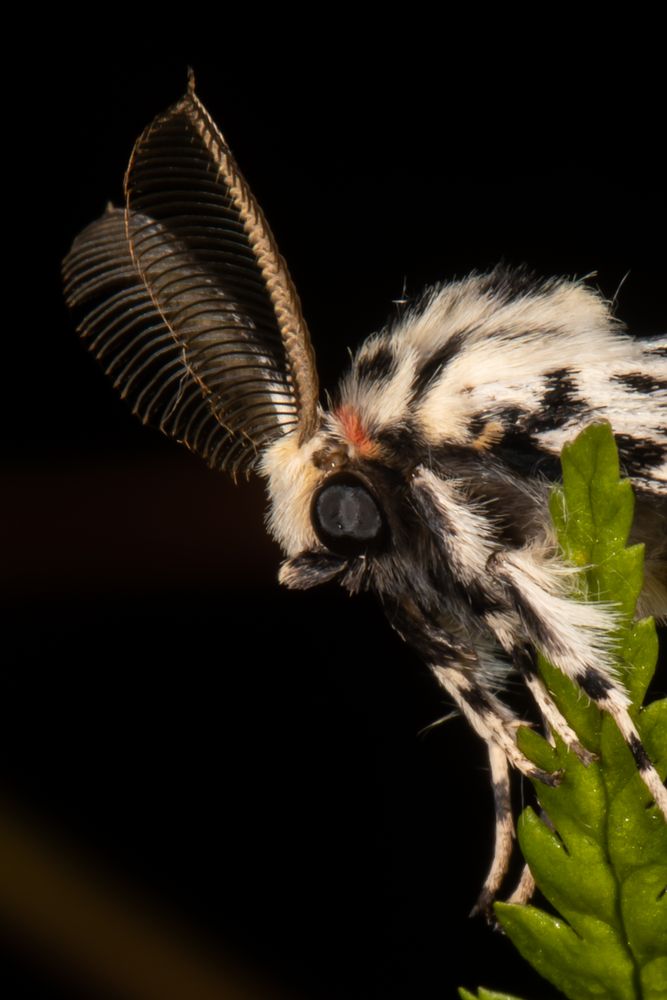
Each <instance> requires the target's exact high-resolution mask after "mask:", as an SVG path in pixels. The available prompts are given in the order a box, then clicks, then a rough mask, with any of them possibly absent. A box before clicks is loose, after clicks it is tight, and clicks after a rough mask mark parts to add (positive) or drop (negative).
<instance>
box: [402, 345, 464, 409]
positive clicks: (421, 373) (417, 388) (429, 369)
mask: <svg viewBox="0 0 667 1000" xmlns="http://www.w3.org/2000/svg"><path fill="white" fill-rule="evenodd" d="M465 342H466V336H465V334H463V333H455V334H453V335H452V336H451V337H450V338H449V340H448V341H447V343H446V344H443V345H442V347H440V348H438V350H437V351H435V352H434V353H433V354H431V355H430V357H428V358H427V359H426V360H425V361H424V362H423V364H422V365H421V366H420V367H419V368H418V369H417V371H416V372H415V376H414V379H413V381H412V390H411V402H412V405H413V406H414V405H415V404H416V403H418V402H419V401H420V400H421V398H422V397H423V396H424V395H426V393H427V392H428V390H429V389H431V388H432V386H433V384H434V383H435V381H436V379H437V378H438V376H439V375H440V374H441V373H442V371H443V370H444V369H445V368H446V367H447V365H448V364H450V362H451V361H453V359H454V358H455V357H456V356H457V354H459V353H460V351H461V350H462V348H463V346H464V344H465Z"/></svg>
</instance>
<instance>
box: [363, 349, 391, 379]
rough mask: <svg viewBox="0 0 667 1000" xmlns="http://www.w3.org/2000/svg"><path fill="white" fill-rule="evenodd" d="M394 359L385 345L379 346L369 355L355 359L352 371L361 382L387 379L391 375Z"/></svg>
mask: <svg viewBox="0 0 667 1000" xmlns="http://www.w3.org/2000/svg"><path fill="white" fill-rule="evenodd" d="M395 362H396V359H395V357H394V353H393V351H392V350H391V348H390V347H388V345H387V344H380V345H379V346H378V347H377V348H376V349H375V350H374V351H372V353H370V354H369V355H363V356H362V357H360V358H357V360H356V362H355V365H354V370H355V373H356V375H357V378H358V379H359V380H360V381H361V380H365V379H369V380H371V381H373V380H376V379H383V378H388V377H389V376H390V375H392V374H393V372H394V368H395Z"/></svg>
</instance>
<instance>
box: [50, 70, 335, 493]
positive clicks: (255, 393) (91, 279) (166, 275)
mask: <svg viewBox="0 0 667 1000" xmlns="http://www.w3.org/2000/svg"><path fill="white" fill-rule="evenodd" d="M125 199H126V202H125V208H124V210H123V209H114V208H110V209H108V210H107V211H106V212H105V214H104V215H103V216H102V217H101V218H100V219H98V220H97V221H95V222H93V223H92V224H91V225H90V226H88V227H87V228H86V229H85V230H83V232H82V233H81V234H80V235H79V236H78V237H77V238H76V240H75V241H74V244H73V246H72V249H71V250H70V252H69V254H68V255H67V257H66V258H65V260H64V262H63V277H64V282H65V295H66V299H67V302H68V305H69V306H70V307H71V308H72V309H75V310H77V312H78V311H80V312H81V317H80V322H79V331H80V333H81V334H82V336H83V337H84V339H85V340H86V342H87V344H88V346H89V348H90V349H91V351H92V352H93V353H94V354H95V355H96V356H97V358H98V359H99V360H100V361H101V363H102V364H103V365H104V367H105V369H106V371H107V373H108V374H109V375H110V376H111V377H112V379H113V381H114V385H115V386H116V387H117V388H118V389H119V390H120V393H121V395H122V396H123V397H124V398H126V399H127V400H128V401H129V402H130V403H131V405H132V407H133V410H134V412H135V413H136V414H137V415H138V416H139V417H140V418H141V419H142V420H143V421H144V422H146V423H152V424H156V425H157V426H158V427H159V428H160V429H161V430H162V431H163V432H164V433H166V434H169V435H171V436H173V437H175V438H177V439H178V440H179V441H182V442H183V443H184V444H186V445H187V446H188V447H189V448H191V449H192V450H193V451H196V452H197V453H199V454H200V455H202V457H203V458H205V460H206V461H207V462H208V463H209V465H211V466H212V467H215V468H227V469H229V470H230V471H231V472H232V474H234V475H236V473H237V472H239V471H248V470H249V469H251V468H252V466H253V464H254V462H255V460H256V458H257V457H258V455H259V454H260V453H261V451H262V450H263V449H264V448H265V447H266V446H267V445H268V444H270V443H271V442H272V441H274V440H275V439H276V438H277V437H279V436H281V435H283V434H287V433H289V432H291V431H295V430H298V432H299V435H300V438H301V439H302V440H305V439H306V438H307V437H309V436H310V435H311V434H312V433H313V431H314V429H315V424H316V419H317V399H318V384H317V374H316V369H315V361H314V355H313V350H312V346H311V342H310V336H309V333H308V330H307V327H306V324H305V322H304V320H303V316H302V313H301V307H300V303H299V299H298V295H297V293H296V291H295V289H294V286H293V284H292V281H291V278H290V276H289V273H288V271H287V267H286V265H285V262H284V260H283V259H282V257H281V256H280V254H279V252H278V249H277V246H276V243H275V240H274V238H273V236H272V234H271V231H270V229H269V227H268V225H267V223H266V221H265V219H264V216H263V214H262V212H261V209H260V208H259V206H258V205H257V203H256V202H255V200H254V198H253V196H252V194H251V193H250V190H249V188H248V186H247V184H246V182H245V181H244V179H243V177H242V176H241V174H240V172H239V170H238V167H237V166H236V164H235V162H234V159H233V157H232V155H231V153H230V151H229V149H228V147H227V145H226V143H225V140H224V139H223V137H222V135H221V134H220V132H219V131H218V129H217V127H216V126H215V124H214V123H213V121H212V119H211V118H210V116H209V114H208V112H207V111H206V109H205V108H204V106H203V105H202V104H201V102H200V101H199V99H198V98H197V96H196V95H195V93H194V87H193V86H192V85H190V87H189V88H188V91H187V93H186V94H185V96H184V97H183V98H182V99H181V100H180V101H178V102H177V103H176V104H175V105H173V107H171V108H170V109H169V110H167V111H166V112H164V113H163V114H161V115H159V116H158V117H157V118H156V119H155V120H154V121H153V123H152V124H151V125H150V126H149V127H148V128H147V129H146V130H145V131H144V132H143V133H142V135H141V136H140V138H139V139H138V141H137V143H136V144H135V147H134V150H133V153H132V156H131V159H130V163H129V166H128V169H127V173H126V177H125Z"/></svg>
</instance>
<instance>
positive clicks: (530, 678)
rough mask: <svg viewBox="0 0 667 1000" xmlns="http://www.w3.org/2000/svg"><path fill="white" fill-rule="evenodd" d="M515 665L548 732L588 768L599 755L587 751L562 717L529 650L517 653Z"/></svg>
mask: <svg viewBox="0 0 667 1000" xmlns="http://www.w3.org/2000/svg"><path fill="white" fill-rule="evenodd" d="M514 665H515V667H516V668H517V669H518V670H519V672H520V673H521V676H522V677H523V680H524V683H525V685H526V687H527V688H528V690H529V691H530V693H531V694H532V696H533V698H534V699H535V704H536V705H537V707H538V708H539V710H540V713H541V715H542V718H543V720H544V723H545V725H546V727H547V731H551V732H553V733H556V734H557V735H558V736H560V738H561V739H562V741H563V743H564V744H565V746H566V747H567V748H568V750H571V751H572V752H573V753H575V754H576V755H577V757H578V758H579V760H580V761H581V763H582V764H585V765H586V766H588V765H589V764H591V763H592V762H593V761H594V760H597V755H596V754H594V753H593V752H592V751H591V750H587V749H586V747H585V746H584V745H583V743H582V742H581V741H580V739H579V737H578V736H577V734H576V733H575V731H574V729H572V727H571V726H570V725H569V723H568V722H567V720H566V719H564V718H563V716H562V715H561V713H560V711H559V709H558V706H557V705H556V703H555V701H554V700H553V698H552V697H551V695H550V694H549V691H548V689H547V686H546V684H545V683H544V681H543V680H542V678H541V677H540V675H539V674H538V672H537V668H536V667H535V663H534V660H533V657H532V656H531V654H530V653H529V652H528V650H525V649H524V650H520V651H517V652H516V653H515V655H514Z"/></svg>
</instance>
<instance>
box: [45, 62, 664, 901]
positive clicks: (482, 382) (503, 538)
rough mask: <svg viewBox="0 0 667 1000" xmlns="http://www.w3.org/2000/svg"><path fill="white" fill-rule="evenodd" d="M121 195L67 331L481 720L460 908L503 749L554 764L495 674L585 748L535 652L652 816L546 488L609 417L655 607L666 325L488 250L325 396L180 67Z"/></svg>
mask: <svg viewBox="0 0 667 1000" xmlns="http://www.w3.org/2000/svg"><path fill="white" fill-rule="evenodd" d="M125 198H126V202H125V207H124V208H123V209H117V208H113V207H110V208H109V209H108V210H107V211H106V213H105V214H104V215H103V216H102V217H101V218H100V219H98V220H97V221H96V222H93V223H92V224H91V225H90V226H88V228H87V229H85V230H84V231H83V232H82V233H81V234H80V235H79V236H78V237H77V239H76V240H75V241H74V245H73V246H72V249H71V251H70V253H69V254H68V256H67V258H66V259H65V262H64V279H65V286H66V297H67V301H68V303H69V305H70V306H71V307H72V308H73V309H76V310H79V311H80V315H81V318H80V326H79V329H80V332H81V333H82V335H83V336H84V338H85V339H86V341H87V344H88V346H89V347H90V349H91V350H92V351H93V353H94V354H95V355H96V356H97V357H98V359H99V360H100V361H101V363H102V364H103V365H104V367H105V369H106V371H107V372H108V374H109V375H110V376H111V378H112V379H113V382H114V385H115V386H116V387H117V388H118V389H119V390H120V392H121V395H122V396H123V397H124V398H126V399H127V400H128V401H129V402H130V403H131V404H132V406H133V410H134V412H135V413H136V414H137V415H138V416H139V417H140V418H141V419H142V420H143V421H145V422H149V423H153V424H157V426H159V428H160V429H161V430H162V431H164V432H165V433H166V434H169V435H171V436H173V437H175V438H176V439H177V440H179V441H181V442H183V443H184V444H185V445H187V446H188V447H189V448H191V449H192V450H193V451H195V452H197V453H199V454H200V455H201V456H202V457H203V458H204V459H205V460H206V461H207V462H208V463H209V465H211V466H212V467H214V468H217V469H228V470H230V471H231V473H232V474H233V475H234V476H236V475H237V474H238V473H239V472H240V471H244V472H248V471H250V470H254V471H256V472H257V473H259V475H260V476H262V477H264V478H265V480H266V482H267V486H268V494H269V500H270V513H269V518H268V526H269V530H270V532H271V534H272V535H273V536H274V538H276V539H277V541H278V542H279V543H280V545H281V546H282V548H283V550H284V552H285V555H286V559H285V561H284V562H283V564H282V567H281V570H280V581H281V582H282V583H283V584H285V585H286V586H288V587H293V588H307V587H313V586H315V585H317V584H319V583H322V582H324V581H328V580H333V579H336V580H338V581H339V582H340V583H341V584H342V586H343V587H345V588H346V589H347V590H348V591H350V592H351V593H355V592H357V591H359V590H366V589H367V590H371V591H374V592H375V593H376V594H377V595H378V597H379V599H380V601H381V602H382V605H383V608H384V610H385V612H386V614H387V617H388V619H389V621H390V623H391V625H392V626H393V627H394V628H395V629H396V630H397V631H398V632H399V633H400V635H401V636H402V637H403V638H404V639H405V641H406V642H408V643H410V644H411V645H412V646H413V647H414V648H415V649H416V650H417V651H418V653H419V654H420V655H421V656H422V657H423V659H424V661H425V662H426V663H427V664H428V666H429V667H430V669H431V670H432V671H433V673H434V675H435V677H436V678H437V679H438V681H439V682H440V684H441V685H442V687H443V688H444V689H445V691H446V692H447V694H448V695H449V697H450V698H451V700H452V701H453V702H454V704H455V705H456V707H457V708H458V710H460V712H461V713H462V714H463V715H464V716H465V718H466V719H467V720H468V721H469V723H470V724H471V726H472V727H473V729H474V730H475V732H477V733H478V734H479V735H480V736H481V737H482V738H483V739H484V740H485V741H486V744H487V747H488V754H489V761H490V771H491V778H492V782H493V789H494V794H495V803H496V849H495V854H494V859H493V863H492V866H491V869H490V871H489V874H488V876H487V878H486V881H485V883H484V887H483V890H482V894H481V897H480V901H479V904H478V906H479V907H480V908H482V909H484V908H487V907H488V905H489V903H490V901H491V899H492V898H493V897H494V895H495V894H496V893H497V891H498V889H499V886H500V883H501V879H502V878H503V876H504V874H505V873H506V869H507V864H508V858H509V854H510V848H511V839H512V834H513V821H512V813H511V807H510V796H509V767H510V766H511V767H514V768H517V769H518V770H519V771H520V772H521V773H522V774H525V775H528V776H530V777H533V778H535V777H536V778H538V779H540V780H541V781H544V782H547V783H555V782H556V781H557V780H558V779H557V776H554V775H550V774H547V773H544V772H541V771H539V770H538V769H537V768H536V767H535V765H534V764H532V763H531V762H530V761H529V760H528V759H526V757H524V756H523V754H522V753H521V752H520V750H519V749H518V747H517V744H516V731H517V728H518V725H519V720H518V718H517V717H516V715H515V714H513V712H512V711H511V710H510V709H509V707H508V706H507V705H505V704H504V703H503V701H501V699H500V697H499V692H500V691H502V689H503V686H504V684H505V682H506V680H507V678H508V675H509V674H510V673H512V672H516V673H518V674H519V675H520V676H521V677H522V678H523V680H524V681H525V683H526V684H527V686H528V688H529V689H530V691H531V693H532V695H533V696H534V699H535V702H536V703H537V706H538V707H539V710H540V713H541V716H542V718H543V720H544V723H545V725H546V726H547V727H548V728H549V729H550V730H551V731H552V732H555V733H557V734H559V735H560V736H561V737H562V739H563V740H564V741H565V743H566V744H568V745H569V746H570V747H571V748H572V749H573V750H574V751H575V752H576V753H577V754H579V756H580V757H581V758H582V759H584V760H586V761H588V760H589V759H590V757H591V755H590V754H589V753H588V751H586V749H585V748H584V747H582V746H581V744H580V743H579V741H578V740H577V737H576V735H575V734H574V732H573V731H572V730H571V729H570V727H569V726H568V724H567V723H566V721H565V720H564V719H563V718H562V716H561V715H560V714H559V712H558V710H557V708H556V706H555V704H554V703H553V701H552V699H551V698H550V695H549V692H548V691H547V689H546V687H545V685H544V684H543V682H542V680H541V679H540V677H539V676H538V674H537V672H536V669H535V650H540V651H541V652H542V653H543V654H544V655H545V656H546V657H548V659H549V660H550V661H551V662H552V663H553V664H554V665H555V666H556V667H557V668H559V669H560V670H562V671H563V673H564V674H566V675H567V676H568V677H570V678H572V679H573V680H574V681H576V682H577V683H578V684H579V685H580V687H581V689H582V691H583V692H585V694H586V695H587V696H588V697H589V698H591V699H592V700H593V701H594V702H595V703H596V704H597V705H598V706H599V707H600V708H601V709H602V710H604V711H606V712H608V713H609V714H610V715H611V716H612V717H613V718H614V720H615V721H616V723H617V724H618V726H619V729H620V730H621V732H622V734H623V736H624V738H625V740H626V742H627V744H628V746H629V747H630V749H631V751H632V753H633V754H634V758H635V760H636V763H637V767H638V769H639V771H640V773H641V775H642V777H643V779H644V781H645V783H646V785H647V786H648V788H649V790H650V792H651V795H652V798H653V799H654V801H655V803H656V804H657V806H658V807H659V809H660V810H661V811H662V813H663V814H664V815H665V816H666V817H667V791H666V790H665V787H664V786H663V784H662V782H661V780H660V777H659V775H658V773H657V771H656V770H655V768H654V767H653V765H652V763H651V762H650V760H649V758H648V756H647V754H646V752H645V750H644V748H643V746H642V744H641V742H640V739H639V736H638V733H637V730H636V728H635V726H634V724H633V722H632V720H631V718H630V716H629V714H628V711H627V705H628V698H627V695H626V693H625V691H624V690H623V687H622V685H621V683H620V682H619V680H618V678H617V674H616V671H615V667H614V660H613V651H612V648H611V645H610V639H609V635H610V632H611V631H612V629H613V625H614V615H613V611H612V610H610V609H609V608H608V607H605V606H601V605H598V604H594V603H581V602H579V601H576V600H574V599H573V598H572V597H571V596H569V595H570V594H571V593H572V588H573V582H574V576H575V570H574V569H573V568H572V567H568V566H567V565H566V564H565V563H564V561H563V559H562V557H561V556H560V555H559V551H558V547H557V544H556V541H555V538H554V533H553V529H552V527H551V525H550V519H549V513H548V507H547V498H548V495H549V491H550V488H551V484H552V482H553V481H554V480H555V479H557V478H558V475H559V463H558V455H559V453H560V450H561V448H562V446H563V444H564V443H565V442H566V441H568V440H569V439H571V438H572V437H573V436H574V435H575V434H576V433H577V432H578V431H579V430H580V429H581V428H582V427H583V426H585V425H586V424H587V423H590V422H594V421H597V420H600V419H605V420H608V421H609V422H610V423H611V425H612V427H613V429H614V432H615V435H616V441H617V444H618V448H619V452H620V456H621V461H622V465H623V468H624V471H625V473H626V474H627V475H629V476H630V477H631V478H632V482H633V485H634V488H635V491H636V501H637V503H636V521H635V527H634V529H633V536H632V541H635V542H645V543H646V552H647V562H646V585H645V589H644V591H643V593H642V597H641V602H640V608H639V611H640V613H641V614H642V615H644V614H654V615H656V617H658V618H663V619H664V618H665V617H667V540H666V538H667V530H666V519H667V339H664V338H663V339H652V340H644V341H641V340H637V339H633V338H631V337H630V336H628V335H627V334H626V333H625V332H624V331H623V328H622V326H621V324H620V323H619V322H618V321H617V320H616V319H614V318H613V316H612V314H611V311H610V307H609V305H608V303H607V302H605V301H604V300H603V299H602V298H601V296H600V295H599V294H598V293H597V292H596V291H594V290H593V289H591V288H590V287H587V286H586V285H585V284H583V283H582V282H578V281H569V280H561V279H551V280H547V281H539V280H536V279H534V278H533V277H531V276H530V275H528V274H527V273H526V272H525V271H512V270H508V269H503V268H497V269H495V270H494V271H492V272H491V273H488V274H473V275H472V276H470V277H468V278H466V279H465V280H462V281H455V282H453V283H450V284H443V285H441V286H439V287H435V288H432V289H429V290H428V291H427V292H426V293H425V294H424V296H423V298H422V300H421V301H420V302H419V303H418V304H417V305H414V306H413V307H411V308H409V309H407V310H406V311H405V312H404V313H403V315H402V316H401V318H400V319H398V320H396V321H395V322H394V323H393V324H392V325H390V327H389V328H387V329H385V330H383V331H381V332H380V333H377V334H374V335H373V336H371V337H370V338H369V339H368V340H366V341H365V343H363V344H362V346H361V347H360V348H359V350H358V351H357V353H356V355H355V356H354V357H353V359H352V363H351V367H350V370H349V371H348V373H347V374H346V375H345V376H344V378H343V379H342V381H341V383H340V385H339V387H338V390H337V394H336V396H335V398H334V400H333V402H332V404H331V406H330V408H329V409H323V408H322V407H321V406H320V404H319V391H318V380H317V373H316V369H315V359H314V354H313V349H312V347H311V342H310V337H309V334H308V330H307V328H306V324H305V322H304V319H303V316H302V313H301V308H300V304H299V299H298V296H297V293H296V291H295V289H294V287H293V285H292V282H291V280H290V277H289V274H288V271H287V267H286V265H285V262H284V260H283V259H282V257H281V256H280V254H279V253H278V249H277V247H276V244H275V241H274V238H273V236H272V234H271V231H270V229H269V227H268V225H267V223H266V221H265V219H264V216H263V214H262V211H261V209H260V208H259V206H258V205H257V203H256V202H255V200H254V199H253V196H252V194H251V193H250V191H249V189H248V187H247V185H246V183H245V181H244V179H243V177H242V176H241V174H240V173H239V170H238V168H237V166H236V163H235V162H234V159H233V158H232V155H231V153H230V151H229V149H228V147H227V145H226V143H225V140H224V138H223V137H222V135H221V134H220V132H219V131H218V129H217V127H216V125H215V124H214V122H213V121H212V119H211V117H210V116H209V114H208V113H207V111H206V109H205V108H204V106H203V105H202V104H201V102H200V101H199V99H198V98H197V96H196V94H195V91H194V82H193V80H192V78H191V80H190V84H189V86H188V90H187V93H186V94H185V96H184V97H183V98H182V99H181V100H180V101H178V102H177V103H176V104H175V105H173V107H171V108H169V110H168V111H166V112H165V113H164V114H161V115H159V116H158V117H157V118H156V119H155V120H154V121H153V123H152V124H151V125H150V126H149V127H148V128H147V129H146V130H145V131H144V132H143V134H142V135H141V136H140V138H139V140H138V141H137V143H136V145H135V147H134V150H133V152H132V156H131V159H130V162H129V166H128V168H127V173H126V177H125ZM525 884H527V882H526V883H525Z"/></svg>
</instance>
